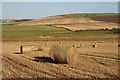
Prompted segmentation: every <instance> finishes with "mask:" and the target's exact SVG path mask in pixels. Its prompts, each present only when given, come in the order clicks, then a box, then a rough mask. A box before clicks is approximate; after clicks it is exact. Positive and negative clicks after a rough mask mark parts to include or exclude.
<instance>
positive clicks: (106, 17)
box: [91, 16, 119, 23]
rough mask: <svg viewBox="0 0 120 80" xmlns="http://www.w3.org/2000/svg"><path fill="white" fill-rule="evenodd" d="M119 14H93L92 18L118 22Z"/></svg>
mask: <svg viewBox="0 0 120 80" xmlns="http://www.w3.org/2000/svg"><path fill="white" fill-rule="evenodd" d="M118 17H119V16H93V17H91V19H93V20H97V21H104V22H113V23H118Z"/></svg>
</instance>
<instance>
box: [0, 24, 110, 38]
mask: <svg viewBox="0 0 120 80" xmlns="http://www.w3.org/2000/svg"><path fill="white" fill-rule="evenodd" d="M109 33H111V32H110V31H79V32H72V31H69V30H67V29H64V28H56V27H53V26H47V25H39V26H10V25H3V26H2V36H3V37H4V36H19V35H21V36H34V35H35V36H41V35H44V34H46V35H49V36H79V35H102V34H109Z"/></svg>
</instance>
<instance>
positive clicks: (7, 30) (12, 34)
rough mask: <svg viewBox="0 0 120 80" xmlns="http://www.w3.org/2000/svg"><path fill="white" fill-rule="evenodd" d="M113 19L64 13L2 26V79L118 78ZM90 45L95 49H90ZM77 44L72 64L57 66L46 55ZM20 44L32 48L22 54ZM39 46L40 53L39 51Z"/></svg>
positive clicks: (116, 47) (96, 15)
mask: <svg viewBox="0 0 120 80" xmlns="http://www.w3.org/2000/svg"><path fill="white" fill-rule="evenodd" d="M106 16H107V17H106ZM111 16H112V18H111ZM116 16H117V14H113V13H108V14H107V13H104V14H103V13H101V14H100V13H91V14H90V13H89V14H66V15H59V16H50V17H46V18H41V19H36V20H30V21H22V22H17V23H16V22H12V23H6V24H3V25H2V41H3V42H2V76H3V78H16V79H17V78H24V79H26V78H33V79H36V78H51V79H52V78H60V79H61V78H93V79H96V78H119V76H118V75H119V74H118V60H119V57H118V55H119V54H118V48H119V47H118V33H114V32H113V31H114V29H113V28H118V23H117V19H116ZM113 17H114V18H113ZM112 19H114V20H112ZM99 28H100V29H99ZM103 28H105V29H103ZM44 35H45V36H44ZM45 43H46V45H45ZM61 43H62V44H61ZM93 43H96V45H97V47H95V48H93V47H92V46H91V44H93ZM79 44H82V45H83V47H80V48H76V50H77V52H78V54H79V55H78V60H77V61H76V63H77V64H75V65H71V64H61V63H56V61H55V60H53V59H52V58H51V57H50V55H49V50H50V48H51V46H52V45H61V46H65V47H72V46H73V45H79ZM21 45H33V46H34V48H33V50H32V51H31V53H26V54H24V53H23V54H21V52H20V46H21ZM38 46H42V48H43V50H42V51H38Z"/></svg>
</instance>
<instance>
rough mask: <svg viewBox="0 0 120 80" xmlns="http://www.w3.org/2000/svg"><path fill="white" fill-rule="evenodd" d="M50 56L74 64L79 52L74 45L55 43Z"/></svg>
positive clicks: (58, 60) (57, 60)
mask: <svg viewBox="0 0 120 80" xmlns="http://www.w3.org/2000/svg"><path fill="white" fill-rule="evenodd" d="M49 55H50V57H51V58H52V59H53V60H55V61H56V62H59V63H68V64H72V63H75V62H76V60H78V53H77V51H76V48H74V47H64V46H59V45H53V46H52V47H51V49H50V51H49Z"/></svg>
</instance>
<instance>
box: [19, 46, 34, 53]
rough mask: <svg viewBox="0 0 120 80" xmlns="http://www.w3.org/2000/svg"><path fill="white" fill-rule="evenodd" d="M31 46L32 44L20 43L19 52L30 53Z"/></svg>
mask: <svg viewBox="0 0 120 80" xmlns="http://www.w3.org/2000/svg"><path fill="white" fill-rule="evenodd" d="M33 48H34V46H33V45H22V46H20V53H31V52H32V49H33Z"/></svg>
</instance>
